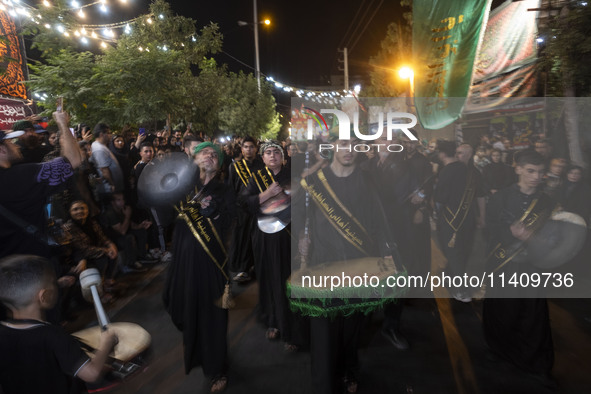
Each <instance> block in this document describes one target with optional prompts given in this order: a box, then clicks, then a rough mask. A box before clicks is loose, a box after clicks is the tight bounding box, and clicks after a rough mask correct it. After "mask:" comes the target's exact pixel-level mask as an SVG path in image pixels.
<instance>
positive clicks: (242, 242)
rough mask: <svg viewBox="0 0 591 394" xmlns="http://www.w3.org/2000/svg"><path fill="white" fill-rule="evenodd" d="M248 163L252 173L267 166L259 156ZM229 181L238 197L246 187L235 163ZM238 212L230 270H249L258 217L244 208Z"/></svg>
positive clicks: (252, 261) (252, 263)
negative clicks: (253, 236) (253, 235)
mask: <svg viewBox="0 0 591 394" xmlns="http://www.w3.org/2000/svg"><path fill="white" fill-rule="evenodd" d="M245 161H247V160H245ZM247 164H248V168H249V170H250V171H251V173H252V172H253V171H256V170H258V169H261V168H264V166H265V165H264V164H263V162H262V160H261V159H260V158H259V157H258V156H257V157H256V158H255V159H254V160H252V161H250V162H249V161H247ZM247 182H248V180H247ZM228 183H229V184H230V186H231V187H232V190H233V191H234V195H235V196H236V198H238V197H239V196H240V193H241V192H242V191H243V190H245V189H246V186H245V185H244V182H243V181H242V179H241V177H240V175H239V174H238V173H237V171H236V167H235V166H234V163H232V164H231V165H230V174H229V177H228ZM236 213H237V215H236V216H237V223H236V228H235V230H234V232H233V234H232V244H231V250H230V259H229V265H230V271H232V272H248V271H249V269H250V268H251V267H252V266H254V253H253V241H252V234H253V232H254V231H255V227H256V217H255V215H253V214H252V213H250V212H248V211H246V210H244V209H238V210H237V212H236Z"/></svg>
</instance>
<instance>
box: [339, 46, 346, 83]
mask: <svg viewBox="0 0 591 394" xmlns="http://www.w3.org/2000/svg"><path fill="white" fill-rule="evenodd" d="M338 51H339V52H341V53H342V54H343V60H342V61H341V60H339V63H343V67H342V68H341V67H339V70H340V71H344V72H345V90H349V58H348V55H347V48H344V49H343V50H340V49H338Z"/></svg>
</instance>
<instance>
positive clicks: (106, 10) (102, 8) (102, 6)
mask: <svg viewBox="0 0 591 394" xmlns="http://www.w3.org/2000/svg"><path fill="white" fill-rule="evenodd" d="M100 9H101V11H102V12H105V13H106V12H109V9H108V8H107V5H106V4H105V3H102V4H101V6H100Z"/></svg>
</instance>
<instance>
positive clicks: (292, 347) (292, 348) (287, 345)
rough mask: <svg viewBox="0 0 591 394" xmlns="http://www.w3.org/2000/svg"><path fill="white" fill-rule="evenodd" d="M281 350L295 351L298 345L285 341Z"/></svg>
mask: <svg viewBox="0 0 591 394" xmlns="http://www.w3.org/2000/svg"><path fill="white" fill-rule="evenodd" d="M283 350H285V351H286V352H287V353H296V352H297V351H298V350H299V348H298V345H294V344H292V343H285V344H284V345H283Z"/></svg>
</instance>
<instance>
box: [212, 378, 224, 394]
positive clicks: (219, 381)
mask: <svg viewBox="0 0 591 394" xmlns="http://www.w3.org/2000/svg"><path fill="white" fill-rule="evenodd" d="M227 386H228V378H227V377H226V376H219V377H217V378H213V379H211V385H210V386H209V392H210V393H221V392H222V391H224V390H225V389H226V387H227Z"/></svg>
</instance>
